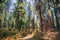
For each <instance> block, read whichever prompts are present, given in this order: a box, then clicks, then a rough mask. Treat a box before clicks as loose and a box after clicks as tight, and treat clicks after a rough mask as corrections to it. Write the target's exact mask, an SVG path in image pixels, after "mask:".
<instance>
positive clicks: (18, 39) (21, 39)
mask: <svg viewBox="0 0 60 40" xmlns="http://www.w3.org/2000/svg"><path fill="white" fill-rule="evenodd" d="M35 33H36V30H34V31H33V32H32V34H28V35H27V36H25V37H23V38H17V39H16V40H28V39H31V38H33V37H34V36H35Z"/></svg>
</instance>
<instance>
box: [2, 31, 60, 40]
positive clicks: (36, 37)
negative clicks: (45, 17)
mask: <svg viewBox="0 0 60 40" xmlns="http://www.w3.org/2000/svg"><path fill="white" fill-rule="evenodd" d="M1 40H60V32H59V33H58V32H50V31H47V32H46V33H44V32H40V31H36V30H34V31H33V32H32V33H31V34H28V35H26V36H24V37H23V36H21V34H20V33H18V34H16V35H15V36H13V37H7V38H4V39H1Z"/></svg>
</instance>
